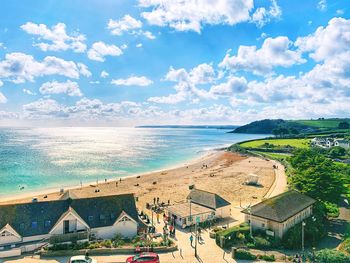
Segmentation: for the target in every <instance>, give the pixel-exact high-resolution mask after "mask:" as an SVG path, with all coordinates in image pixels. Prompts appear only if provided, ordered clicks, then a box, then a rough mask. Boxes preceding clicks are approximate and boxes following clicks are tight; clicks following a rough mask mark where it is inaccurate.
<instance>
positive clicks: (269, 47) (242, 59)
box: [219, 36, 306, 75]
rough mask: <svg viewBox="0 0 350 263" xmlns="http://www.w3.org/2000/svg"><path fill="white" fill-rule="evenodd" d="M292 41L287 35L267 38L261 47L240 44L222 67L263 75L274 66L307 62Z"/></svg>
mask: <svg viewBox="0 0 350 263" xmlns="http://www.w3.org/2000/svg"><path fill="white" fill-rule="evenodd" d="M291 46H292V42H291V41H290V40H289V39H288V37H285V36H279V37H276V38H266V39H265V40H264V43H263V45H262V47H261V48H260V49H257V47H256V46H239V48H238V52H237V55H236V56H230V54H229V53H227V54H226V56H225V58H224V59H223V61H222V62H221V63H220V64H219V66H220V67H222V68H226V69H230V70H233V71H239V70H245V71H251V72H253V73H254V74H258V75H262V74H267V73H271V72H272V70H273V68H274V67H278V66H280V67H290V66H292V65H294V64H301V63H305V62H306V60H305V59H303V58H302V57H301V52H299V51H294V50H291V49H290V48H291Z"/></svg>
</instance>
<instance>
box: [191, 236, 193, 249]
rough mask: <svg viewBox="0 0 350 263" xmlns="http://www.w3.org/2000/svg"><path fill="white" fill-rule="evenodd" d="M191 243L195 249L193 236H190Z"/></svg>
mask: <svg viewBox="0 0 350 263" xmlns="http://www.w3.org/2000/svg"><path fill="white" fill-rule="evenodd" d="M190 242H191V247H193V245H192V244H193V236H192V235H190Z"/></svg>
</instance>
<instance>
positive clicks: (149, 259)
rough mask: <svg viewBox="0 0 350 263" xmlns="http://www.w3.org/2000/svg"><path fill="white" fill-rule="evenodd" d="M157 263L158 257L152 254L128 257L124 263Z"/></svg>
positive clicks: (145, 253)
mask: <svg viewBox="0 0 350 263" xmlns="http://www.w3.org/2000/svg"><path fill="white" fill-rule="evenodd" d="M139 262H142V263H159V256H158V255H157V254H156V253H153V252H144V253H141V254H139V255H136V256H132V257H128V258H127V259H126V263H139Z"/></svg>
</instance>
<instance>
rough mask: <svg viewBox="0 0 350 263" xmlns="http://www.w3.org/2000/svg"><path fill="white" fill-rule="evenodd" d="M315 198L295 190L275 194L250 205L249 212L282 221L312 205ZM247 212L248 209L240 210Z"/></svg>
mask: <svg viewBox="0 0 350 263" xmlns="http://www.w3.org/2000/svg"><path fill="white" fill-rule="evenodd" d="M315 202H316V200H315V199H313V198H311V197H309V196H306V195H304V194H301V193H299V192H298V191H295V190H290V191H288V192H285V193H282V194H280V195H276V196H274V197H272V198H269V199H266V200H264V201H262V202H260V203H258V204H256V205H253V206H252V207H251V214H252V215H253V216H256V217H261V218H265V219H268V220H272V221H276V222H284V221H286V220H287V219H288V218H290V217H292V216H294V215H296V214H297V213H299V212H300V211H302V210H304V209H306V208H307V207H309V206H311V205H313V204H314V203H315ZM242 212H243V213H245V214H249V210H248V209H245V210H243V211H242Z"/></svg>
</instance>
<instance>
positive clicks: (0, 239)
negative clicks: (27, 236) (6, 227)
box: [0, 235, 22, 246]
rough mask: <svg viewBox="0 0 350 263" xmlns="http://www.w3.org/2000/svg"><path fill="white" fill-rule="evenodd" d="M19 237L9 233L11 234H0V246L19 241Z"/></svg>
mask: <svg viewBox="0 0 350 263" xmlns="http://www.w3.org/2000/svg"><path fill="white" fill-rule="evenodd" d="M21 240H22V239H21V238H19V237H17V236H15V235H11V236H0V246H1V245H5V244H12V243H18V242H21Z"/></svg>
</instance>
